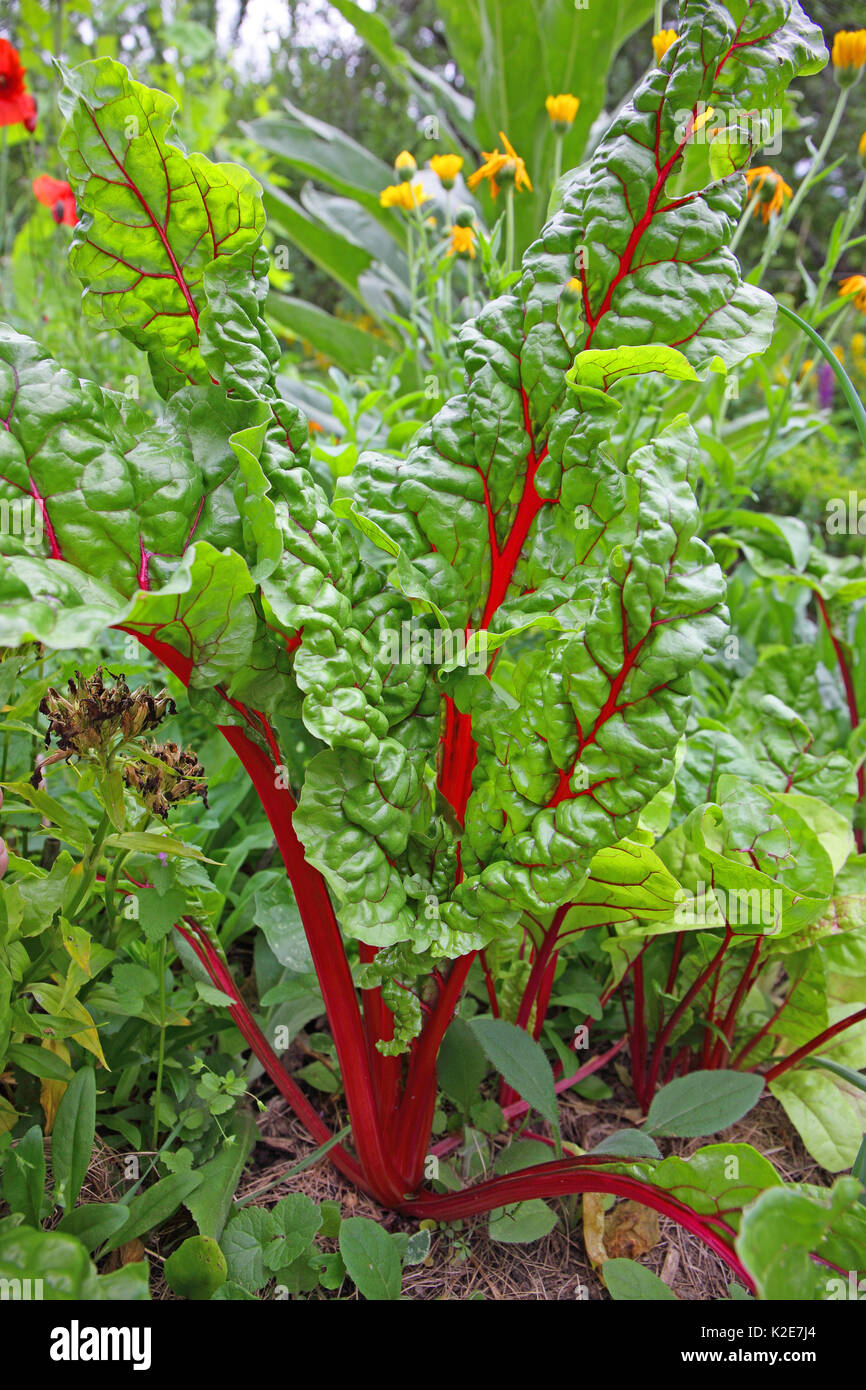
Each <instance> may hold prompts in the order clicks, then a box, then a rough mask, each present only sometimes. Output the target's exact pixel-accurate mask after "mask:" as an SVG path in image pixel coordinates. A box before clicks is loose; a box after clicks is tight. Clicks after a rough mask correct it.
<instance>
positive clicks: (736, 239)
mask: <svg viewBox="0 0 866 1390" xmlns="http://www.w3.org/2000/svg"><path fill="white" fill-rule="evenodd" d="M757 197H758V195H757V193H751V194H750V195H749V197H748V198H747V199H746V206H745V207H744V208H743V215H742V217H741V218H740V220H739V222H738V223H737V230H736V231H735V232H734V235H733V236H732V237H731V240H730V244H729V246H728V250H729V251H736V249H737V247H738V246H739V244H740V238H741V237H742V235H743V232H744V231H745V230H746V224H747V223H748V221H749V219H750V218H751V216H752V209H753V208H754V206H755V202H756V200H757Z"/></svg>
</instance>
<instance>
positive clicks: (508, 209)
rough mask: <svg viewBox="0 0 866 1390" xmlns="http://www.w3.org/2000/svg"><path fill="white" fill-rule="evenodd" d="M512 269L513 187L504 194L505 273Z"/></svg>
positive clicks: (508, 273) (509, 272)
mask: <svg viewBox="0 0 866 1390" xmlns="http://www.w3.org/2000/svg"><path fill="white" fill-rule="evenodd" d="M513 269H514V187H513V186H511V187H510V188H509V189H508V191H507V192H506V194H505V273H506V274H507V275H510V274H511V272H512V270H513Z"/></svg>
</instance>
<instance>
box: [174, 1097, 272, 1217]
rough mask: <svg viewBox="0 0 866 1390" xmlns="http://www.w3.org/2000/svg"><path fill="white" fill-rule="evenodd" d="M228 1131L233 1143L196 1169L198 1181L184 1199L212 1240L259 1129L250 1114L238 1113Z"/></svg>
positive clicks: (226, 1215) (231, 1197)
mask: <svg viewBox="0 0 866 1390" xmlns="http://www.w3.org/2000/svg"><path fill="white" fill-rule="evenodd" d="M231 1132H232V1136H233V1138H234V1143H232V1144H224V1145H223V1146H222V1148H221V1150H220V1152H219V1153H218V1154H217V1155H216V1156H215V1157H214V1158H211V1159H209V1160H208V1162H207V1163H205V1164H204V1165H203V1167H202V1168H200V1169H199V1174H200V1176H201V1182H200V1184H199V1185H198V1186H197V1187H195V1188H194V1189H193V1191H192V1192H190V1194H189V1195H188V1196H187V1197H185V1198H184V1199H183V1200H184V1206H185V1207H186V1209H187V1211H188V1212H189V1214H190V1216H191V1217H192V1219H193V1221H194V1222H195V1224H196V1226H197V1227H198V1229H199V1232H200V1234H201V1235H203V1236H210V1237H211V1239H213V1240H219V1238H220V1236H221V1235H222V1233H223V1229H224V1227H225V1224H226V1221H227V1219H228V1216H229V1213H230V1211H231V1209H232V1201H233V1198H234V1195H235V1191H236V1189H237V1185H238V1183H239V1182H240V1178H241V1174H242V1173H243V1170H244V1166H245V1164H246V1161H247V1159H248V1158H249V1156H250V1153H251V1152H252V1149H253V1145H254V1144H255V1140H256V1135H257V1132H258V1131H257V1129H256V1124H255V1121H254V1120H253V1118H252V1116H251V1115H244V1114H240V1115H239V1116H238V1117H237V1120H236V1121H235V1123H234V1125H233V1126H232V1131H231Z"/></svg>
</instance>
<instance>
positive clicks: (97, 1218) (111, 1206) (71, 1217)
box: [57, 1202, 129, 1251]
mask: <svg viewBox="0 0 866 1390" xmlns="http://www.w3.org/2000/svg"><path fill="white" fill-rule="evenodd" d="M128 1220H129V1207H125V1206H123V1205H122V1204H121V1203H120V1202H93V1203H91V1204H89V1205H87V1206H83V1207H76V1208H75V1210H74V1211H69V1212H67V1213H66V1215H65V1216H64V1217H63V1219H62V1220H61V1221H58V1223H57V1230H58V1231H60V1232H61V1233H62V1234H63V1235H68V1236H75V1237H76V1239H77V1240H80V1241H81V1243H82V1245H85V1246H86V1247H87V1249H88V1250H90V1251H93V1250H96V1249H97V1248H98V1247H99V1246H100V1245H101V1244H102V1242H103V1241H104V1240H108V1239H109V1237H110V1236H113V1235H114V1233H115V1231H119V1230H120V1228H121V1226H125V1225H126V1223H127V1221H128Z"/></svg>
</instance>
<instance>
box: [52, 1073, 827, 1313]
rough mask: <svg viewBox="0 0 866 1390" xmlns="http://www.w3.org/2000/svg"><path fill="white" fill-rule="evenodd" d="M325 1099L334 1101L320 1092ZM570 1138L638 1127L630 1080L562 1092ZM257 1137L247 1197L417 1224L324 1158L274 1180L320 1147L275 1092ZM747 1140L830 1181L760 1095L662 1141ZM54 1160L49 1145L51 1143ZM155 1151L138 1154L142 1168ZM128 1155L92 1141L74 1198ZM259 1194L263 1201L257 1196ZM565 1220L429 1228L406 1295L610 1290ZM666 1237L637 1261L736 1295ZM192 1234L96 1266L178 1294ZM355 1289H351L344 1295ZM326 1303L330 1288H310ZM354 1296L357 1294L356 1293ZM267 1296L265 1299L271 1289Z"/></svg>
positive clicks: (91, 1195)
mask: <svg viewBox="0 0 866 1390" xmlns="http://www.w3.org/2000/svg"><path fill="white" fill-rule="evenodd" d="M320 1103H323V1104H325V1105H327V1106H328V1107H329V1109H331V1110H334V1106H333V1105H332V1104H331V1103H330V1102H329V1101H328V1100H326V1098H325V1097H320ZM560 1114H561V1118H562V1132H563V1138H564V1139H565V1140H566V1141H568V1142H571V1143H574V1144H577V1145H579V1146H580V1147H581V1148H582V1149H591V1148H593V1147H594V1146H595V1145H596V1144H598V1143H600V1142H601V1140H602V1139H603V1138H604V1137H605V1136H606V1135H608V1134H611V1133H613V1132H614V1131H615V1130H618V1129H623V1128H626V1127H633V1126H635V1125H636V1124H637V1123H638V1122H639V1120H640V1115H639V1112H638V1111H637V1110H635V1108H634V1098H633V1096H632V1095H631V1094H630V1093H629V1091H628V1090H627V1089H626V1087H624V1086H622V1085H619V1084H617V1085H616V1089H615V1093H614V1095H613V1096H612V1097H611V1098H610V1099H608V1100H602V1101H592V1102H590V1101H586V1100H582V1099H580V1098H579V1097H577V1096H575V1095H569V1096H564V1097H562V1099H561V1105H560ZM328 1119H329V1122H330V1123H331V1125H332V1127H333V1128H335V1129H336V1128H338V1127H339V1125H340V1124H341V1123H343V1122H344V1121H343V1119H342V1117H341V1116H339V1115H338V1114H336V1113H335V1114H333V1115H329V1116H328ZM259 1130H260V1134H261V1139H260V1141H259V1143H257V1145H256V1147H255V1149H254V1150H253V1153H252V1155H251V1157H250V1160H249V1162H248V1164H247V1167H246V1169H245V1172H244V1175H243V1178H242V1180H241V1183H240V1186H239V1188H238V1191H237V1197H238V1198H241V1197H244V1198H250V1197H251V1198H252V1202H253V1203H255V1202H257V1200H258V1201H259V1204H260V1205H263V1206H267V1207H270V1206H273V1205H274V1204H275V1203H276V1202H278V1201H279V1200H280V1198H281V1197H284V1196H286V1194H287V1193H289V1192H305V1193H306V1194H307V1195H308V1196H310V1197H311V1198H312V1199H313V1200H314V1201H316V1202H322V1201H325V1200H331V1201H337V1202H339V1203H340V1206H341V1209H342V1214H343V1216H344V1217H347V1216H369V1217H372V1218H373V1219H374V1220H376V1221H379V1222H380V1223H381V1224H382V1225H383V1226H384V1227H385V1228H386V1229H387V1230H390V1231H407V1232H411V1231H413V1230H415V1229H416V1223H413V1222H411V1221H409V1220H407V1219H406V1218H404V1217H401V1216H399V1215H397V1214H395V1213H394V1212H386V1211H383V1209H382V1208H381V1207H379V1206H378V1205H377V1204H376V1203H375V1202H374V1201H372V1200H371V1199H370V1198H368V1197H365V1196H364V1195H363V1194H361V1193H359V1192H357V1191H356V1190H355V1189H354V1188H353V1187H352V1186H351V1185H350V1184H349V1183H348V1182H347V1181H346V1180H345V1179H344V1178H342V1177H341V1175H340V1174H339V1173H338V1172H337V1170H336V1169H335V1168H334V1167H333V1166H332V1164H331V1163H330V1162H329V1160H328V1158H327V1157H325V1158H324V1159H321V1160H319V1162H317V1163H316V1164H314V1165H313V1166H312V1167H311V1168H309V1169H307V1170H306V1171H305V1172H303V1173H301V1174H299V1175H296V1176H294V1177H290V1178H288V1179H286V1181H285V1182H282V1183H281V1182H278V1181H276V1180H277V1179H279V1176H280V1173H281V1172H282V1171H285V1170H286V1169H289V1168H291V1167H292V1166H293V1165H294V1164H296V1163H298V1162H299V1161H300V1160H301V1159H303V1157H304V1156H305V1155H306V1154H309V1153H311V1152H312V1151H313V1150H314V1148H315V1147H316V1145H315V1144H314V1143H313V1142H312V1141H311V1140H310V1138H309V1136H308V1134H307V1132H306V1130H305V1129H304V1127H303V1125H302V1124H301V1123H300V1121H298V1120H297V1119H296V1118H295V1116H294V1115H293V1114H292V1112H291V1111H290V1109H289V1108H288V1106H287V1104H286V1102H285V1101H283V1100H282V1099H281V1098H280V1097H276V1098H275V1099H273V1100H272V1101H271V1103H270V1104H269V1106H268V1108H267V1110H266V1111H265V1112H264V1113H263V1114H261V1115H260V1117H259ZM725 1140H727V1141H729V1142H731V1143H746V1144H752V1145H753V1146H754V1148H756V1149H757V1150H758V1152H759V1153H761V1154H763V1155H764V1157H766V1158H767V1159H769V1161H770V1162H771V1163H772V1164H773V1165H774V1167H775V1168H776V1169H777V1170H778V1172H779V1173H780V1174H781V1176H782V1177H784V1178H786V1179H788V1180H789V1181H795V1182H811V1183H815V1184H819V1185H822V1186H825V1185H829V1183H830V1182H831V1181H832V1175H830V1174H828V1173H826V1172H825V1171H824V1170H823V1169H822V1168H820V1167H818V1165H817V1164H816V1163H815V1162H814V1160H813V1159H811V1158H810V1157H809V1155H808V1153H807V1152H806V1150H805V1148H804V1147H803V1144H802V1141H801V1139H800V1137H799V1135H798V1134H797V1132H796V1130H795V1129H794V1128H793V1126H792V1125H791V1124H790V1121H789V1120H788V1118H787V1116H786V1115H785V1112H784V1111H783V1110H782V1107H781V1106H780V1105H779V1104H778V1102H777V1101H776V1100H774V1099H773V1098H772V1097H771V1096H765V1097H763V1098H762V1099H761V1101H759V1103H758V1104H757V1105H756V1106H755V1108H754V1109H753V1110H752V1111H750V1113H749V1114H748V1115H747V1116H745V1118H744V1119H742V1120H740V1121H739V1122H738V1123H737V1124H735V1125H732V1126H731V1127H730V1128H729V1129H727V1130H723V1131H722V1132H721V1133H720V1134H719V1135H716V1136H714V1138H713V1140H706V1139H688V1140H670V1139H666V1140H663V1141H662V1149H663V1152H664V1153H678V1154H682V1155H684V1156H687V1155H689V1154H691V1153H693V1152H694V1151H695V1150H696V1149H698V1148H700V1147H701V1146H702V1145H703V1144H705V1143H708V1142H723V1141H725ZM47 1147H48V1149H49V1159H50V1143H49V1145H47ZM149 1157H150V1156H149V1155H146V1154H142V1155H140V1162H141V1164H142V1168H143V1169H144V1168H145V1167H146V1165H147V1163H148V1160H149ZM125 1161H127V1156H126V1155H123V1154H118V1153H115V1152H113V1151H112V1150H111V1149H109V1148H107V1147H106V1146H105V1145H103V1144H101V1142H100V1141H99V1140H97V1148H96V1150H95V1152H94V1157H93V1161H92V1162H91V1165H90V1168H89V1170H88V1173H87V1177H86V1180H85V1183H84V1185H83V1187H82V1190H81V1196H80V1198H79V1201H80V1202H82V1203H85V1202H86V1203H89V1202H110V1201H116V1200H117V1199H118V1197H119V1196H120V1195H121V1194H122V1192H123V1191H124V1190H125V1189H127V1187H128V1182H129V1179H128V1177H127V1176H126V1174H125V1172H124V1163H125ZM259 1194H260V1199H259ZM558 1212H559V1216H560V1221H559V1223H558V1224H557V1226H556V1227H555V1229H554V1230H553V1231H551V1233H550V1234H549V1235H548V1236H546V1237H544V1238H543V1239H542V1240H538V1241H535V1242H534V1243H533V1244H531V1245H506V1244H502V1243H500V1242H496V1241H491V1240H490V1239H489V1237H488V1235H487V1219H486V1217H484V1216H482V1217H479V1218H477V1219H476V1220H475V1221H473V1222H470V1223H463V1225H462V1227H461V1228H460V1229H455V1228H448V1229H447V1230H440V1231H436V1232H434V1234H433V1239H432V1244H431V1250H430V1258H429V1259H428V1261H427V1262H426V1263H425V1264H422V1265H416V1266H411V1267H409V1268H407V1269H406V1271H405V1273H404V1276H403V1293H404V1296H405V1297H406V1298H408V1299H411V1300H419V1301H434V1300H445V1301H448V1300H464V1299H472V1298H479V1297H480V1298H484V1299H495V1300H519V1301H523V1300H532V1299H540V1300H544V1301H547V1302H549V1301H555V1302H558V1301H570V1300H574V1299H584V1300H586V1299H588V1300H590V1301H592V1300H598V1299H603V1298H607V1297H608V1294H607V1293H606V1291H605V1289H604V1286H603V1284H602V1282H601V1280H600V1279H599V1277H598V1275H597V1274H596V1273H595V1271H594V1269H593V1267H592V1264H591V1263H590V1261H589V1258H588V1256H587V1254H586V1250H585V1247H584V1240H583V1231H582V1223H581V1212H580V1205H579V1202H578V1200H577V1199H575V1198H568V1199H564V1200H563V1201H561V1202H559V1203H558ZM659 1229H660V1239H659V1241H658V1244H657V1245H655V1247H654V1248H653V1249H651V1250H650V1251H649V1252H648V1253H646V1254H643V1255H641V1257H640V1258H641V1263H642V1264H644V1265H646V1267H647V1268H649V1269H651V1270H653V1271H654V1273H656V1274H658V1275H659V1276H660V1277H661V1278H662V1279H664V1281H665V1283H666V1284H668V1286H669V1287H670V1288H671V1289H672V1291H673V1292H674V1293H675V1294H676V1296H677V1297H678V1298H680V1299H683V1300H686V1301H711V1300H717V1299H724V1298H727V1297H728V1296H729V1294H728V1286H729V1284H730V1282H731V1280H732V1277H733V1276H732V1273H731V1271H730V1270H729V1269H728V1267H727V1265H725V1263H724V1262H723V1261H722V1260H721V1259H719V1257H718V1256H717V1255H715V1254H714V1253H713V1252H712V1251H711V1250H709V1249H708V1248H707V1247H706V1246H705V1245H704V1244H703V1243H702V1242H701V1241H699V1240H698V1239H697V1238H696V1237H694V1236H692V1235H691V1234H690V1233H689V1232H687V1231H685V1230H683V1229H682V1227H680V1226H678V1225H676V1223H674V1222H672V1221H669V1220H667V1219H666V1218H664V1217H662V1218H660V1220H659ZM189 1234H190V1229H189V1218H188V1216H187V1214H186V1212H185V1210H184V1209H183V1208H181V1210H180V1211H179V1212H178V1213H177V1214H176V1215H175V1217H173V1218H172V1220H171V1221H169V1222H168V1223H166V1224H165V1225H163V1226H162V1227H161V1229H160V1231H159V1233H156V1232H152V1233H151V1234H150V1235H149V1236H147V1237H146V1238H145V1241H144V1245H143V1247H142V1244H141V1242H138V1241H136V1242H133V1243H132V1244H131V1245H130V1247H128V1248H127V1247H121V1248H120V1250H119V1251H115V1252H114V1253H113V1254H112V1255H111V1256H109V1257H108V1260H106V1261H103V1262H102V1264H101V1272H103V1273H105V1272H107V1271H108V1270H109V1269H113V1268H117V1266H118V1265H119V1264H120V1263H126V1262H127V1260H135V1259H142V1258H144V1257H145V1255H146V1256H147V1258H148V1259H149V1262H150V1267H151V1281H150V1282H151V1297H153V1298H155V1299H173V1298H174V1295H173V1294H172V1293H171V1291H170V1290H169V1289H168V1288H167V1286H166V1285H165V1283H164V1281H163V1279H162V1274H161V1267H162V1262H163V1260H164V1259H165V1258H166V1257H167V1255H168V1254H170V1253H171V1250H172V1249H174V1247H175V1246H176V1245H177V1244H179V1242H180V1241H181V1240H183V1238H184V1237H185V1236H186V1235H189ZM348 1287H349V1286H348V1285H346V1286H344V1289H343V1291H342V1296H343V1297H345V1296H346V1290H347V1288H348ZM318 1296H321V1297H324V1298H328V1297H334V1295H333V1294H327V1293H321V1294H316V1293H314V1294H311V1295H307V1297H312V1298H316V1297H318ZM349 1296H350V1297H351V1296H352V1295H351V1294H349ZM263 1297H265V1298H267V1297H268V1294H267V1292H265V1293H264V1295H263Z"/></svg>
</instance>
